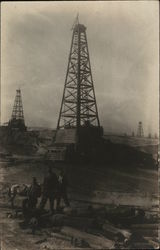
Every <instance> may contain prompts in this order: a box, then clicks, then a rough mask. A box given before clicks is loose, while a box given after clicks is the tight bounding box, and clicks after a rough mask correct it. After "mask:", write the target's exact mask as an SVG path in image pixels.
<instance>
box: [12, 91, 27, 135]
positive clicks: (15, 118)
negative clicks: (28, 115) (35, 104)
mask: <svg viewBox="0 0 160 250" xmlns="http://www.w3.org/2000/svg"><path fill="white" fill-rule="evenodd" d="M8 128H9V129H11V130H20V131H26V126H25V121H24V113H23V104H22V96H21V90H20V89H17V90H16V97H15V100H14V105H13V110H12V116H11V119H10V121H9V123H8Z"/></svg>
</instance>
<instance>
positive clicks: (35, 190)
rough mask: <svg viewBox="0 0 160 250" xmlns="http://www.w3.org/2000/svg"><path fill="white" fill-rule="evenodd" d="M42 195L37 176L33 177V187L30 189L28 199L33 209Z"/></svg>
mask: <svg viewBox="0 0 160 250" xmlns="http://www.w3.org/2000/svg"><path fill="white" fill-rule="evenodd" d="M40 196H41V186H40V185H39V184H38V182H37V179H36V177H33V181H32V184H31V187H30V188H29V190H28V200H29V204H30V208H31V209H35V208H36V205H37V201H38V198H39V197H40Z"/></svg>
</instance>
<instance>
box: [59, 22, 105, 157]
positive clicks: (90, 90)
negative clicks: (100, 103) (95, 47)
mask: <svg viewBox="0 0 160 250" xmlns="http://www.w3.org/2000/svg"><path fill="white" fill-rule="evenodd" d="M102 134H103V129H102V127H100V122H99V117H98V109H97V103H96V97H95V90H94V85H93V78H92V72H91V64H90V58H89V50H88V43H87V35H86V27H85V26H84V25H83V24H80V23H79V20H78V18H77V19H76V22H75V24H74V26H73V34H72V41H71V48H70V53H69V59H68V67H67V73H66V78H65V84H64V90H63V97H62V102H61V107H60V113H59V118H58V123H57V130H56V135H55V144H56V145H60V144H61V145H63V146H64V145H69V144H70V145H71V144H72V145H74V148H76V151H79V152H81V151H84V150H88V149H89V148H90V149H91V148H92V147H94V146H95V144H96V143H97V140H99V139H100V137H101V135H102ZM83 153H84V152H83Z"/></svg>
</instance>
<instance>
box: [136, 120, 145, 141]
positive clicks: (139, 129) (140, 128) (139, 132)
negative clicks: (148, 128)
mask: <svg viewBox="0 0 160 250" xmlns="http://www.w3.org/2000/svg"><path fill="white" fill-rule="evenodd" d="M137 136H138V137H144V132H143V125H142V122H139V123H138V129H137Z"/></svg>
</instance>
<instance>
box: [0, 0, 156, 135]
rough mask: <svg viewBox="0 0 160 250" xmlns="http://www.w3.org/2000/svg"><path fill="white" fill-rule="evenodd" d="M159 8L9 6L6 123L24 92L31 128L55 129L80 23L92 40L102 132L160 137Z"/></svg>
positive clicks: (5, 11)
mask: <svg viewBox="0 0 160 250" xmlns="http://www.w3.org/2000/svg"><path fill="white" fill-rule="evenodd" d="M158 4H159V3H158V1H113V2H112V1H108V2H107V1H106V2H98V1H97V2H86V1H85V2H76V1H75V2H67V1H66V2H63V1H60V2H25V3H24V2H8V3H7V2H3V3H2V10H1V11H2V17H1V18H2V45H1V46H2V57H1V59H2V60H1V62H2V65H1V67H2V68H1V70H2V78H1V80H2V81H1V94H2V100H1V103H2V122H6V121H8V120H9V118H10V116H11V112H12V106H13V102H14V98H15V93H16V89H17V88H19V87H20V88H21V90H22V98H23V106H24V115H25V121H26V125H28V126H45V127H46V126H47V127H51V128H55V127H56V124H57V119H58V114H59V110H60V103H61V98H62V92H63V86H64V80H65V74H66V68H67V62H68V55H69V49H70V44H71V36H72V31H71V27H72V25H73V22H74V19H75V17H76V15H77V12H79V18H80V22H81V23H83V24H84V25H85V26H86V27H87V38H88V45H89V52H90V60H91V67H92V74H93V80H94V87H95V91H96V99H97V105H98V112H99V118H100V123H101V125H102V126H103V127H104V128H105V130H106V131H110V132H115V133H116V132H122V133H124V132H127V133H131V132H132V130H134V131H135V132H136V130H137V124H138V121H142V122H143V127H144V132H145V133H146V134H148V133H149V132H151V133H155V132H158V111H159V107H158V103H159V99H158V98H159V78H158V75H159V65H158V61H159V58H158V54H159V51H158V46H159V44H158V43H159V37H158V32H159V27H158V22H159V21H158V15H159V10H158Z"/></svg>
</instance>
